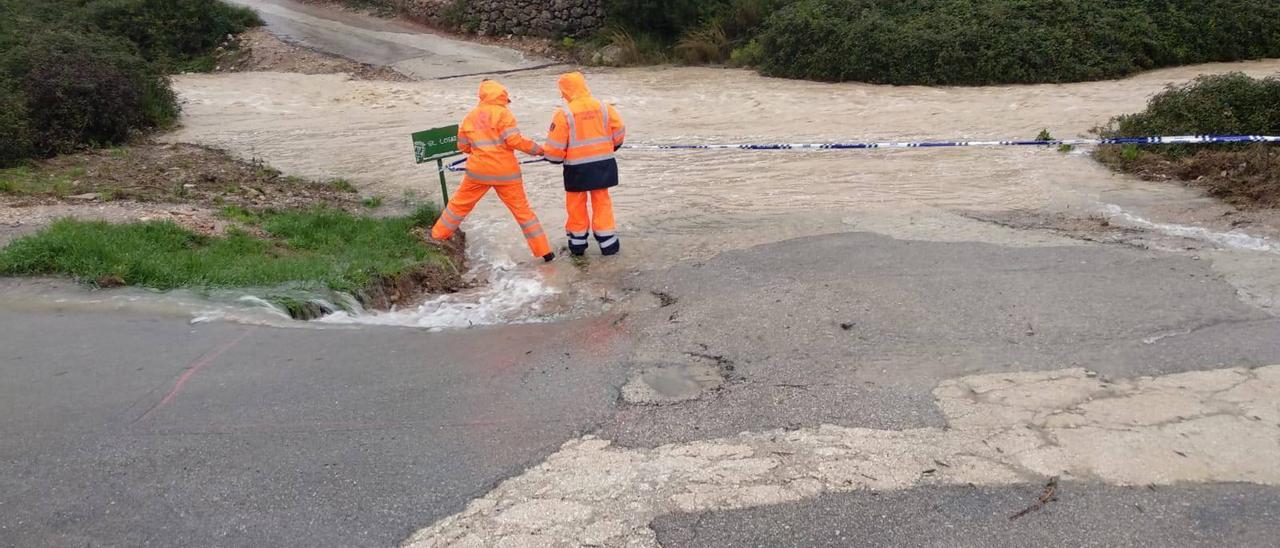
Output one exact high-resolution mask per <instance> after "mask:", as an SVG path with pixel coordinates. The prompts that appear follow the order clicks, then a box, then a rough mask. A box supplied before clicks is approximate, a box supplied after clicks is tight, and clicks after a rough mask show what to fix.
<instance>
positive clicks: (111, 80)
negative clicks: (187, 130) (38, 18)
mask: <svg viewBox="0 0 1280 548" xmlns="http://www.w3.org/2000/svg"><path fill="white" fill-rule="evenodd" d="M0 72H2V73H3V74H4V76H5V78H6V79H8V80H10V81H13V82H16V86H17V91H18V92H19V95H18V96H20V97H22V98H24V99H25V103H26V104H25V112H26V118H27V120H26V121H25V125H26V126H27V130H28V135H29V136H28V150H29V151H30V152H32V153H35V154H38V155H42V156H43V155H51V154H58V153H66V152H71V151H73V150H75V149H77V148H80V147H83V146H86V145H88V146H100V145H108V144H115V143H121V142H124V141H126V140H128V139H129V137H130V135H131V134H132V133H133V132H134V131H136V130H140V129H147V128H154V127H159V126H164V125H167V124H169V123H171V122H172V121H173V120H174V119H175V118H176V117H177V108H178V107H177V102H176V99H175V97H174V94H173V91H172V90H171V89H170V88H169V84H168V82H167V80H165V78H164V76H163V75H162V74H160V73H158V72H157V71H156V70H155V68H154V67H153V66H152V65H150V64H148V63H147V62H146V61H145V60H143V59H142V58H141V57H138V56H137V55H136V54H134V53H133V48H132V46H131V45H130V44H129V43H128V42H125V41H123V40H121V39H118V38H112V37H109V36H104V35H100V34H89V33H74V32H70V31H55V32H48V33H43V34H40V35H38V36H36V37H34V38H33V39H32V40H31V41H30V42H28V43H27V44H25V45H22V46H19V47H15V48H12V49H10V50H9V51H7V52H5V53H4V54H3V55H2V56H0Z"/></svg>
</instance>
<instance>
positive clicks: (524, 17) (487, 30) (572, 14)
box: [467, 0, 604, 37]
mask: <svg viewBox="0 0 1280 548" xmlns="http://www.w3.org/2000/svg"><path fill="white" fill-rule="evenodd" d="M467 4H468V5H467V15H468V17H469V18H470V19H471V20H472V21H473V22H474V23H475V24H477V25H478V26H477V28H476V29H475V30H476V32H479V33H482V34H515V35H520V36H545V37H555V36H573V37H580V36H585V35H587V34H591V33H592V32H594V31H596V30H597V29H599V28H600V26H601V25H603V24H604V6H603V5H601V0H470V1H469V2H467Z"/></svg>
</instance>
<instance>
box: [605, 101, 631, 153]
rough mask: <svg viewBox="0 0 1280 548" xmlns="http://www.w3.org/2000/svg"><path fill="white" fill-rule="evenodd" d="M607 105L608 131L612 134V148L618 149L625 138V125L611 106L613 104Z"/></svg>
mask: <svg viewBox="0 0 1280 548" xmlns="http://www.w3.org/2000/svg"><path fill="white" fill-rule="evenodd" d="M608 107H609V133H610V134H612V135H613V150H618V149H619V148H622V143H624V142H626V140H627V126H626V125H624V124H623V123H622V116H621V115H619V114H618V111H617V110H616V109H614V108H613V105H608Z"/></svg>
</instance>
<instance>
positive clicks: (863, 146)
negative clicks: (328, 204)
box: [446, 135, 1280, 172]
mask: <svg viewBox="0 0 1280 548" xmlns="http://www.w3.org/2000/svg"><path fill="white" fill-rule="evenodd" d="M1228 143H1280V136H1275V135H1169V136H1158V137H1115V138H1110V139H1051V140H1045V141H1039V140H1030V141H901V142H895V141H886V142H865V143H792V144H786V143H778V144H750V143H743V144H720V145H716V144H710V145H623V146H622V148H624V149H631V150H867V149H881V148H946V147H1002V146H1061V145H1069V146H1089V145H1204V144H1228ZM542 161H545V160H543V159H536V160H525V161H523V162H521V163H522V164H533V163H537V162H542ZM466 162H467V160H466V158H463V159H461V160H457V161H454V162H452V163H450V164H449V165H448V166H447V167H446V169H448V170H449V171H454V172H459V171H465V170H466V166H465V164H466Z"/></svg>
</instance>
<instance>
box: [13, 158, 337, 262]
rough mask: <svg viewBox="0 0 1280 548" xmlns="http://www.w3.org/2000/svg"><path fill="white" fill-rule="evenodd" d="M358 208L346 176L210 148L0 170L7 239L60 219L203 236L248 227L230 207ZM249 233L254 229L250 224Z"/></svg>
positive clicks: (55, 160)
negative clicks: (296, 170) (289, 172)
mask: <svg viewBox="0 0 1280 548" xmlns="http://www.w3.org/2000/svg"><path fill="white" fill-rule="evenodd" d="M318 205H324V206H328V207H335V208H339V209H344V210H348V211H353V212H354V211H359V210H360V209H361V203H360V199H359V197H358V196H357V195H356V194H355V188H354V187H352V186H351V185H350V183H347V182H346V181H344V180H341V179H334V180H330V181H309V180H305V179H301V178H298V177H288V176H284V175H282V174H281V173H280V172H279V171H277V170H275V169H273V168H271V167H270V166H267V165H266V164H263V163H262V162H260V161H242V160H238V159H236V158H234V157H232V156H231V155H230V154H228V153H226V152H224V151H221V150H218V149H215V148H210V147H205V146H199V145H190V144H157V143H139V144H135V145H130V146H126V147H119V148H112V149H102V150H90V151H85V152H82V153H79V154H69V155H65V156H58V157H55V158H51V159H49V160H43V161H39V162H34V163H32V164H30V165H28V166H25V167H21V168H14V169H8V170H4V171H3V172H0V245H3V244H4V243H6V242H7V241H8V240H10V239H12V238H14V237H18V236H22V235H25V234H29V233H31V232H34V231H36V230H39V229H40V228H43V227H44V226H47V225H48V224H49V223H51V222H53V221H54V220H57V219H60V218H63V217H75V218H78V219H83V220H103V221H108V222H113V223H123V222H132V221H165V220H167V221H172V222H174V223H175V224H177V225H179V226H182V227H184V228H187V229H189V230H192V231H194V232H196V233H199V234H204V235H217V234H222V233H224V232H225V231H226V230H227V228H230V227H232V226H237V227H241V228H244V227H243V226H242V225H241V224H240V223H238V222H236V221H235V220H234V219H230V218H227V217H226V216H223V215H221V214H220V212H221V210H222V209H223V208H226V207H229V206H230V207H240V208H245V209H261V208H268V207H270V208H275V209H293V208H306V207H313V206H318ZM250 232H254V230H252V229H250Z"/></svg>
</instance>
